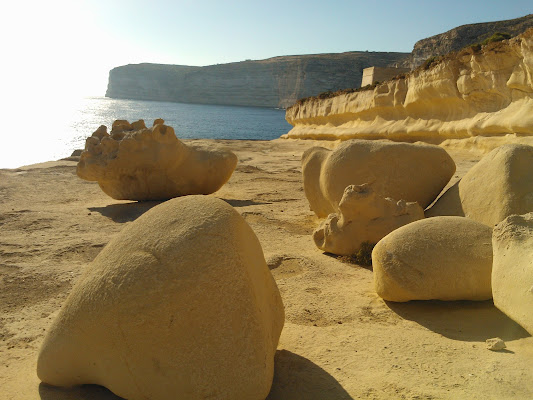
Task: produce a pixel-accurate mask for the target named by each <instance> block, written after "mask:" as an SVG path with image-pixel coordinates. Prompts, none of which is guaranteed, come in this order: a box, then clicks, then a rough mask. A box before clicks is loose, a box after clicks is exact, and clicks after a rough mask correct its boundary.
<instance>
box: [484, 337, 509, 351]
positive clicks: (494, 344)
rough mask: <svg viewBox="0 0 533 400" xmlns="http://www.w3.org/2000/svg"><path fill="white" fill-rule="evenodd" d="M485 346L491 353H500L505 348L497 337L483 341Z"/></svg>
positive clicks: (503, 343)
mask: <svg viewBox="0 0 533 400" xmlns="http://www.w3.org/2000/svg"><path fill="white" fill-rule="evenodd" d="M485 344H486V345H487V349H489V350H491V351H500V350H503V349H505V348H506V347H507V346H506V344H505V342H504V341H503V340H502V339H500V338H499V337H496V338H491V339H487V340H485Z"/></svg>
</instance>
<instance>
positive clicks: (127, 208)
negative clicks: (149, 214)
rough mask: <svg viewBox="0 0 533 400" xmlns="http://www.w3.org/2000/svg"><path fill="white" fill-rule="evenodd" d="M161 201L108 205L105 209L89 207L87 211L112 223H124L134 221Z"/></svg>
mask: <svg viewBox="0 0 533 400" xmlns="http://www.w3.org/2000/svg"><path fill="white" fill-rule="evenodd" d="M161 203H162V202H161V201H138V202H133V203H122V204H110V205H108V206H105V207H89V211H91V212H98V213H100V214H102V215H103V216H104V217H107V218H111V219H112V220H113V221H114V222H118V223H124V222H130V221H134V220H136V219H137V218H139V217H140V216H141V215H143V214H144V213H145V212H146V211H148V210H149V209H151V208H152V207H155V206H157V205H158V204H161Z"/></svg>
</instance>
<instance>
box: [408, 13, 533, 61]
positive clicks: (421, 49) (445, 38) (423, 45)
mask: <svg viewBox="0 0 533 400" xmlns="http://www.w3.org/2000/svg"><path fill="white" fill-rule="evenodd" d="M532 27H533V14H529V15H526V16H524V17H521V18H516V19H510V20H506V21H495V22H484V23H479V24H469V25H462V26H459V27H457V28H454V29H451V30H449V31H447V32H444V33H441V34H439V35H435V36H431V37H428V38H426V39H422V40H419V41H418V42H416V43H415V46H414V48H413V51H412V53H411V57H410V58H409V59H406V60H404V61H403V62H401V64H402V66H408V67H410V68H415V67H417V66H419V65H420V64H422V63H423V62H424V61H425V60H427V59H428V58H430V57H434V56H441V55H444V54H448V53H450V52H452V51H458V50H461V49H462V48H464V47H465V46H469V45H471V44H474V43H481V42H482V41H483V40H485V39H487V38H489V37H490V36H491V35H492V34H493V33H495V32H505V33H508V34H510V35H511V36H516V35H519V34H521V33H523V32H524V31H526V30H527V29H529V28H532Z"/></svg>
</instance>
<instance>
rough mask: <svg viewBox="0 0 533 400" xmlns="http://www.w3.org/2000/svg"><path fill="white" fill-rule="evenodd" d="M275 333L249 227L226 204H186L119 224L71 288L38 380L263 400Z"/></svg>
mask: <svg viewBox="0 0 533 400" xmlns="http://www.w3.org/2000/svg"><path fill="white" fill-rule="evenodd" d="M283 323H284V310H283V303H282V301H281V297H280V294H279V291H278V288H277V286H276V283H275V281H274V279H273V277H272V275H271V273H270V271H269V269H268V267H267V265H266V262H265V259H264V257H263V252H262V249H261V245H260V244H259V241H258V239H257V237H256V236H255V234H254V232H253V231H252V229H251V228H250V226H249V225H248V224H247V223H246V222H245V221H244V219H243V218H242V217H241V216H240V215H239V214H238V213H237V212H236V211H235V210H234V209H233V208H232V207H231V206H230V205H228V204H227V203H226V202H224V201H222V200H220V199H216V198H212V197H208V196H187V197H183V198H178V199H173V200H170V201H167V202H165V203H163V204H160V205H158V206H156V207H154V208H152V209H151V210H149V211H148V212H146V213H145V214H144V215H142V216H141V217H139V218H138V219H137V220H136V221H135V222H132V223H131V224H129V225H128V226H126V227H125V228H124V229H123V230H122V231H121V232H120V233H119V234H118V235H116V236H115V237H114V238H113V239H112V240H111V241H110V242H109V244H108V245H107V246H106V247H105V248H104V249H103V250H102V251H101V252H100V254H99V255H98V256H97V257H96V258H95V260H94V261H93V262H92V263H91V264H90V265H89V266H88V268H87V269H86V270H85V272H84V273H83V275H82V276H81V277H80V278H79V279H78V282H76V285H75V286H74V287H73V289H72V291H71V293H70V295H69V296H68V298H67V300H66V302H65V304H64V305H63V308H62V309H61V311H60V313H59V315H58V316H57V317H56V319H55V321H54V322H53V324H52V326H51V328H50V329H49V331H48V333H47V335H46V337H45V340H44V343H43V345H42V348H41V350H40V353H39V358H38V363H37V375H38V376H39V378H40V379H41V380H42V381H43V382H45V383H48V384H50V385H55V386H66V387H68V386H73V385H80V384H89V383H92V384H99V385H102V386H105V387H107V388H108V389H110V390H111V391H112V392H114V393H115V394H117V395H118V396H121V397H124V398H125V399H133V400H137V399H138V400H140V399H162V400H164V399H206V398H211V399H240V398H242V399H264V398H265V397H266V396H267V395H268V393H269V390H270V386H271V384H272V378H273V370H274V353H275V352H276V347H277V344H278V340H279V337H280V333H281V330H282V327H283Z"/></svg>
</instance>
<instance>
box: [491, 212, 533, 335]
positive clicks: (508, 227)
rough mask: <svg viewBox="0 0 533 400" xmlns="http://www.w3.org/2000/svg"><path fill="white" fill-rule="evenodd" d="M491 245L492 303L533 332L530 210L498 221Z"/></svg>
mask: <svg viewBox="0 0 533 400" xmlns="http://www.w3.org/2000/svg"><path fill="white" fill-rule="evenodd" d="M492 246H493V249H494V262H493V267H492V296H493V298H494V305H495V306H496V307H497V308H499V309H500V310H501V311H503V312H504V313H505V314H507V316H509V317H510V318H511V319H513V320H514V321H516V322H518V323H519V324H520V325H522V326H523V327H524V328H525V329H526V330H527V331H528V332H529V333H530V334H531V335H533V213H529V214H525V215H512V216H510V217H508V218H506V219H505V220H503V221H502V222H500V223H499V224H498V225H497V226H496V227H495V228H494V232H493V236H492Z"/></svg>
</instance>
